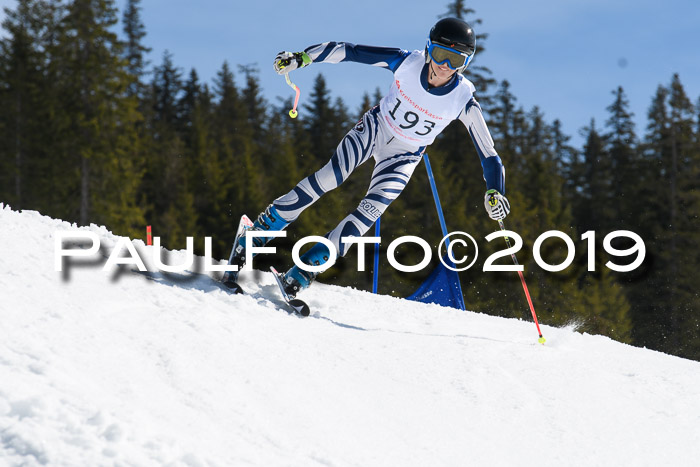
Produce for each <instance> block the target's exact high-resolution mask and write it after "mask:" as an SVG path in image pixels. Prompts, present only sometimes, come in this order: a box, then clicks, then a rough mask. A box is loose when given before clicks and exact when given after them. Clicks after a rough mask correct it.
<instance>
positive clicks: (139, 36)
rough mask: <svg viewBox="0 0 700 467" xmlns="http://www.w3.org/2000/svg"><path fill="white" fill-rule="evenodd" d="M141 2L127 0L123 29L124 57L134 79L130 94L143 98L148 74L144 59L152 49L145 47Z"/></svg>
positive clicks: (138, 0) (129, 89)
mask: <svg viewBox="0 0 700 467" xmlns="http://www.w3.org/2000/svg"><path fill="white" fill-rule="evenodd" d="M140 3H141V0H127V3H126V9H125V10H124V17H123V27H124V33H125V34H126V43H125V44H124V57H125V58H126V61H127V63H128V65H127V71H128V73H129V75H130V76H131V77H132V82H131V83H129V87H128V93H129V95H131V96H137V95H138V96H141V95H142V94H143V92H144V90H145V89H144V85H143V82H142V80H143V77H144V75H145V74H146V66H148V61H147V60H146V58H145V57H144V55H145V54H148V53H149V52H150V51H151V49H150V47H146V46H144V45H143V43H142V41H143V38H144V37H145V36H146V29H145V26H144V25H143V23H142V22H141V11H140V10H141V7H140V6H139V4H140Z"/></svg>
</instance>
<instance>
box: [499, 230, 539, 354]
mask: <svg viewBox="0 0 700 467" xmlns="http://www.w3.org/2000/svg"><path fill="white" fill-rule="evenodd" d="M498 225H500V226H501V230H506V228H505V226H504V225H503V220H502V219H498ZM503 238H505V240H506V246H507V247H508V248H510V239H509V238H508V237H507V236H504V237H503ZM510 257H511V258H513V263H515V265H516V266H520V263H518V260H517V259H516V258H515V253H511V254H510ZM518 274H519V275H520V282H522V284H523V290H524V291H525V297H526V298H527V303H528V305H530V311H531V312H532V318H533V319H534V320H535V326H537V333H538V334H539V335H540V338H539V339H537V342H539V343H540V344H544V343H545V338H544V337H542V331H540V323H539V322H538V321H537V314H535V307H534V305H533V304H532V299H531V298H530V292H529V291H528V290H527V284H526V283H525V276H523V272H522V271H518Z"/></svg>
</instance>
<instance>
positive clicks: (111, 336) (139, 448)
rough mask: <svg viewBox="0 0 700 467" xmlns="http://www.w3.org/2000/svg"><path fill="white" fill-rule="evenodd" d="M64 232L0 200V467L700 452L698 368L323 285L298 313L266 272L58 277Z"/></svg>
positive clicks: (108, 242)
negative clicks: (236, 281) (57, 245)
mask: <svg viewBox="0 0 700 467" xmlns="http://www.w3.org/2000/svg"><path fill="white" fill-rule="evenodd" d="M61 229H76V230H77V229H78V227H76V226H75V225H70V224H68V223H66V222H63V221H60V220H55V219H51V218H48V217H45V216H41V215H40V214H39V213H36V212H31V211H24V212H17V211H14V210H12V209H11V208H10V207H7V206H3V205H2V204H0V465H104V464H133V465H163V464H166V465H189V466H200V465H201V466H204V465H221V466H227V465H260V466H270V465H333V466H365V465H405V466H408V465H420V466H425V465H489V466H499V465H503V466H512V465H519V466H522V465H533V466H534V465H537V466H543V465H544V466H547V465H552V466H554V465H557V466H561V465H567V466H576V465H581V466H589V465H591V466H592V465H635V466H643V465H649V466H652V465H653V466H658V465H674V466H691V465H696V464H695V463H696V462H697V459H698V458H700V430H698V429H697V428H698V426H700V397H699V396H700V394H699V392H700V390H699V389H698V388H699V387H700V385H699V383H700V363H698V362H693V361H689V360H684V359H681V358H677V357H673V356H669V355H665V354H661V353H659V352H653V351H650V350H646V349H639V348H634V347H631V346H627V345H624V344H620V343H617V342H615V341H612V340H610V339H608V338H606V337H601V336H591V335H586V334H578V333H576V332H574V331H573V330H572V329H557V328H552V327H549V326H546V325H545V326H543V327H542V331H543V333H544V335H545V337H546V338H547V344H546V345H544V346H542V345H538V344H537V343H536V339H537V334H536V331H535V328H534V325H533V324H532V323H531V322H526V321H519V320H512V319H510V320H509V319H503V318H495V317H491V316H487V315H483V314H479V313H474V312H462V311H458V310H454V309H449V308H443V307H439V306H435V305H425V304H420V303H414V302H409V301H406V300H401V299H396V298H392V297H387V296H375V295H372V294H370V293H367V292H364V291H357V290H352V289H347V288H341V287H335V286H329V285H323V284H315V285H314V286H313V288H312V289H310V290H309V291H306V292H304V293H303V296H302V297H301V298H304V299H305V300H307V301H308V303H309V305H310V306H311V308H312V310H315V313H314V314H313V315H312V316H311V317H309V318H299V317H297V316H295V315H289V314H288V313H286V312H285V311H284V310H283V302H282V299H281V297H279V294H278V291H277V290H276V285H275V284H274V280H273V278H272V276H271V275H270V274H267V273H260V272H244V273H242V274H241V278H242V286H243V287H244V288H245V289H246V290H247V291H249V294H247V295H243V296H232V295H229V294H228V293H227V292H226V291H225V290H224V289H222V288H221V287H220V286H219V285H218V284H217V283H216V282H214V281H213V280H211V278H209V277H208V276H206V275H204V274H197V273H195V272H192V273H188V274H185V275H178V274H164V273H159V272H152V273H141V272H138V271H137V270H136V268H135V267H121V268H115V269H114V270H111V271H103V270H102V269H101V268H102V265H103V264H104V258H100V261H93V262H92V263H91V264H84V263H80V264H77V263H76V264H71V267H70V268H69V272H68V273H67V274H66V273H60V272H56V271H54V268H53V266H54V263H53V260H54V251H53V250H54V237H55V232H56V231H57V230H61ZM80 229H81V230H88V231H90V232H94V233H96V234H97V235H98V236H99V238H100V239H101V243H102V246H103V250H102V252H103V253H104V252H108V251H109V250H110V249H111V248H112V247H113V246H114V245H115V243H116V242H117V241H118V237H116V236H114V235H112V234H111V233H110V232H109V231H108V230H107V229H106V228H104V227H99V226H94V225H92V226H90V227H82V228H80ZM133 243H134V245H135V246H136V247H137V249H138V250H139V251H141V252H146V253H149V252H150V251H151V250H149V249H151V248H153V247H147V246H145V245H144V244H143V242H142V241H140V240H134V242H133ZM184 254H185V253H184V251H173V252H170V256H169V261H170V262H172V263H176V262H177V261H180V260H182V259H183V258H184ZM144 256H148V255H144Z"/></svg>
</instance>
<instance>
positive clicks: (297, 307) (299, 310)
mask: <svg viewBox="0 0 700 467" xmlns="http://www.w3.org/2000/svg"><path fill="white" fill-rule="evenodd" d="M270 271H272V274H273V275H274V276H275V280H276V281H277V285H278V286H279V288H280V292H282V298H284V301H285V302H286V303H287V305H288V306H289V308H290V309H291V310H292V311H293V312H294V313H296V314H298V315H301V316H309V314H311V310H310V309H309V305H307V304H306V302H304V301H303V300H299V299H298V298H290V297H289V295H287V292H285V291H284V283H283V282H282V274H281V273H279V272H277V269H275V268H274V267H273V266H270Z"/></svg>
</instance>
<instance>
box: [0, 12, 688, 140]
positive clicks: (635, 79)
mask: <svg viewBox="0 0 700 467" xmlns="http://www.w3.org/2000/svg"><path fill="white" fill-rule="evenodd" d="M14 3H15V2H14V1H10V0H0V5H14ZM125 3H126V2H125V0H118V1H117V5H118V6H119V7H120V8H121V7H122V6H123V5H124V4H125ZM448 3H449V2H448V1H428V0H420V1H417V0H404V1H402V2H387V1H377V0H354V1H352V2H330V1H321V0H305V1H297V2H294V1H287V2H281V1H257V2H248V1H239V0H236V1H223V0H218V1H217V0H199V1H196V2H194V1H192V0H144V1H143V2H142V17H143V21H144V23H145V25H146V29H147V32H148V35H147V36H146V38H145V43H146V45H148V46H150V47H152V49H153V51H152V53H151V57H150V59H151V61H152V63H153V64H158V63H160V61H161V58H162V55H163V52H164V51H165V50H166V49H167V50H169V51H170V52H172V53H173V54H174V60H175V63H176V64H177V65H178V66H180V67H182V68H183V69H184V70H185V72H187V71H188V70H189V69H190V68H191V67H194V68H195V69H196V70H197V72H198V73H199V75H200V78H201V79H202V80H203V81H206V82H210V83H211V80H212V78H213V77H214V76H215V74H216V71H217V70H218V69H219V68H220V67H221V65H222V63H223V62H224V60H227V61H228V62H229V64H231V65H232V67H233V69H234V71H237V65H250V64H256V65H257V66H258V68H259V70H260V81H261V86H262V89H263V92H264V94H265V97H266V98H267V100H268V101H269V102H273V103H276V102H278V97H280V96H281V97H288V96H290V95H291V94H292V91H291V90H290V88H288V87H287V85H286V84H285V82H284V79H282V78H281V77H279V76H277V75H276V74H275V73H274V71H273V70H272V60H273V58H274V56H275V54H276V53H277V52H278V51H280V50H291V51H298V50H303V49H304V48H305V47H307V46H309V45H311V44H316V43H319V42H324V41H328V40H337V41H348V42H354V43H360V44H370V45H381V46H393V47H402V48H405V49H409V50H412V49H422V48H423V46H424V44H425V38H426V35H427V33H428V31H429V29H430V27H431V26H432V25H433V24H434V22H435V21H436V20H437V17H438V15H440V14H442V13H444V11H445V10H446V5H447V4H448ZM468 6H469V7H471V8H473V9H474V10H476V14H475V15H473V16H472V18H477V17H478V18H481V19H482V20H483V22H482V24H481V25H478V26H476V25H475V28H476V29H477V32H487V33H488V34H489V37H488V39H487V40H486V46H487V50H486V52H485V53H479V45H480V44H477V55H476V57H475V62H474V63H478V64H479V65H483V66H487V67H489V68H490V69H491V70H492V71H493V76H494V77H495V78H496V79H497V80H498V81H500V80H502V79H507V80H508V81H509V82H510V83H511V90H512V92H513V94H515V96H516V97H517V98H518V102H519V103H520V104H521V105H522V106H524V107H525V109H527V110H529V109H530V108H531V107H532V106H533V105H538V106H539V107H540V109H541V110H542V111H543V112H544V114H545V118H546V119H547V120H548V121H552V120H554V119H555V118H559V119H560V120H561V121H562V123H563V127H564V130H565V132H566V133H567V134H569V135H571V136H572V137H573V140H572V141H573V142H574V143H576V144H581V142H582V139H581V137H580V136H579V130H580V128H581V127H583V126H584V125H587V124H588V123H589V122H590V120H591V118H595V119H596V122H597V123H598V124H599V125H602V124H603V123H604V121H605V119H606V118H607V113H606V111H605V108H606V107H607V106H608V105H609V104H610V103H611V102H612V98H613V97H612V94H611V91H612V90H614V89H615V88H616V87H617V86H618V85H622V86H623V87H624V89H625V91H626V93H627V96H628V98H629V100H630V104H631V108H632V110H633V112H634V113H635V114H636V117H635V121H636V122H637V132H638V134H643V132H644V127H645V125H646V112H647V109H648V107H649V103H650V101H651V98H652V96H653V94H654V92H655V90H656V88H657V86H658V85H659V84H664V85H666V84H668V83H669V82H670V80H671V77H672V75H673V73H676V72H677V73H679V74H680V77H681V81H682V83H683V84H684V85H685V88H686V91H687V92H688V94H689V95H690V97H691V99H692V100H693V102H694V103H697V100H698V96H700V46H699V45H700V39H698V36H697V32H698V30H699V29H700V28H699V27H698V24H700V2H697V1H696V0H667V1H666V2H663V5H662V2H659V1H658V0H655V1H651V0H636V1H632V0H611V1H605V0H585V1H584V0H558V1H556V0H539V1H534V2H522V1H517V0H502V1H497V0H473V1H471V2H469V5H468ZM319 72H322V73H323V74H324V76H325V77H326V80H327V82H328V85H329V87H330V89H331V91H332V95H333V96H334V97H342V98H343V100H344V101H345V103H346V105H347V106H348V107H349V108H350V110H352V111H353V112H355V111H357V109H358V106H359V103H360V101H361V97H362V94H363V93H364V92H366V91H367V92H370V94H371V93H373V92H374V89H376V88H377V87H379V88H380V89H381V90H382V91H384V90H386V89H388V86H389V84H390V81H391V73H390V72H389V71H387V70H383V69H377V68H373V67H369V66H365V65H360V64H339V65H318V66H312V67H310V68H307V69H304V70H301V71H299V72H296V73H294V74H293V75H292V77H293V80H294V81H295V82H296V83H297V84H298V85H299V87H300V88H301V90H302V96H301V102H302V104H303V102H304V99H305V97H307V96H308V92H309V90H310V88H311V86H312V83H313V81H314V78H315V77H316V75H317V74H318V73H319ZM237 77H238V82H239V83H242V79H241V76H240V73H237ZM484 110H485V112H488V110H489V109H488V108H485V109H484ZM300 115H301V116H303V113H302V114H300Z"/></svg>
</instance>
